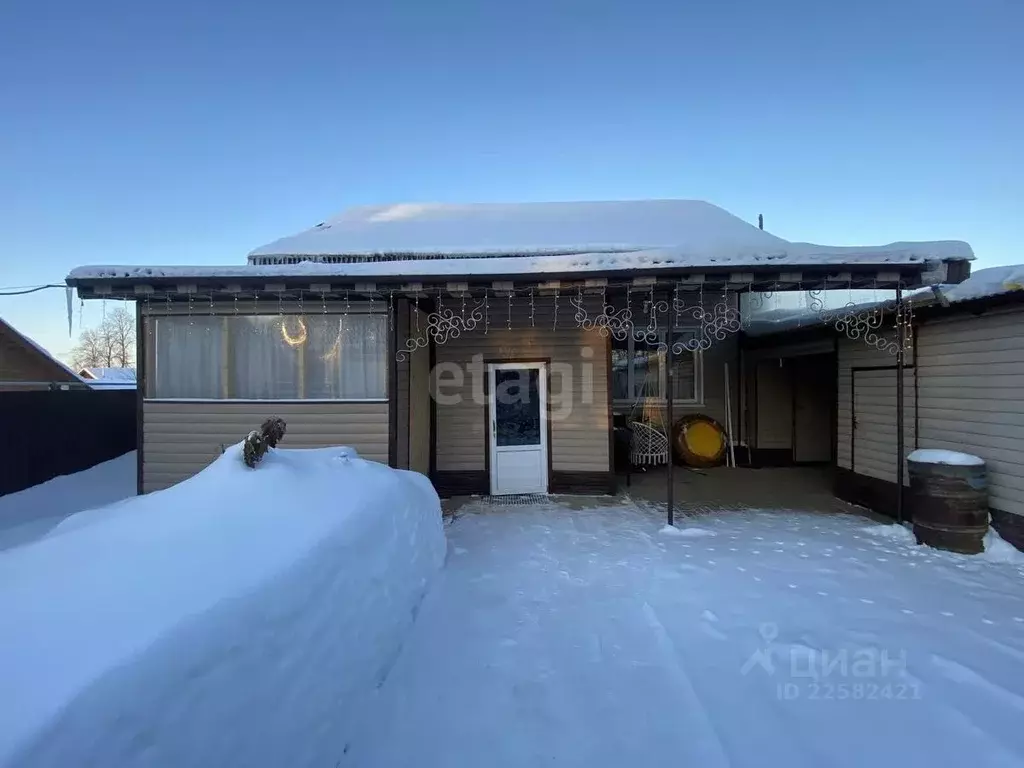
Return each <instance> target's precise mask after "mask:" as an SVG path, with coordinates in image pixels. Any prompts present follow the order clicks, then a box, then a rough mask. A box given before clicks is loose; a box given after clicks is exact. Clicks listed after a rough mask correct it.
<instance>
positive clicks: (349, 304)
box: [341, 291, 352, 338]
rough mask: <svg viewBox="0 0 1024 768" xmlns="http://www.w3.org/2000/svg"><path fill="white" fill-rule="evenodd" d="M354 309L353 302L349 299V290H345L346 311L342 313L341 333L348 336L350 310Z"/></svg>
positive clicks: (345, 336)
mask: <svg viewBox="0 0 1024 768" xmlns="http://www.w3.org/2000/svg"><path fill="white" fill-rule="evenodd" d="M350 309H352V302H351V301H350V300H349V295H348V291H345V311H344V312H342V313H341V335H342V337H344V338H348V312H349V310H350Z"/></svg>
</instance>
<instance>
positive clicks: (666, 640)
mask: <svg viewBox="0 0 1024 768" xmlns="http://www.w3.org/2000/svg"><path fill="white" fill-rule="evenodd" d="M643 611H644V618H645V619H646V620H647V625H648V626H649V627H650V628H651V632H652V633H653V634H654V638H655V640H656V642H657V644H658V650H659V651H660V653H661V655H662V657H663V658H664V661H665V669H666V670H667V671H668V672H670V674H671V676H672V679H673V680H674V681H675V683H676V687H677V689H678V691H679V693H680V694H681V695H682V697H683V698H684V700H685V705H686V711H687V712H688V713H689V714H690V715H691V717H690V718H689V721H688V722H689V724H690V725H692V726H695V727H696V728H697V729H698V733H696V734H694V735H695V737H696V738H694V740H693V742H692V745H693V747H694V750H695V752H696V753H697V754H695V755H694V757H695V758H698V762H697V763H696V764H697V765H700V766H701V768H711V766H723V768H726V767H727V766H730V765H732V761H731V760H730V758H729V754H728V753H727V752H726V749H725V744H724V743H723V742H722V738H721V735H720V734H719V732H718V729H716V728H715V725H714V723H713V722H712V720H711V718H710V717H709V715H708V712H707V710H706V709H705V708H704V704H703V702H702V701H701V700H700V697H699V696H698V695H697V691H696V689H695V688H694V687H693V681H691V680H690V676H689V675H687V674H686V670H685V669H684V668H683V665H682V664H680V663H679V652H678V651H677V649H676V644H675V643H674V642H673V641H672V637H671V636H670V635H669V633H668V630H666V629H665V625H664V624H662V623H661V619H659V618H658V614H657V612H656V611H655V610H654V608H653V607H651V604H650V603H648V602H644V606H643Z"/></svg>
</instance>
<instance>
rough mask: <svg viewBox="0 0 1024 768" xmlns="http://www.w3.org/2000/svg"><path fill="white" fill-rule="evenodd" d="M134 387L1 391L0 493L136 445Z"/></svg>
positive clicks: (91, 463)
mask: <svg viewBox="0 0 1024 768" xmlns="http://www.w3.org/2000/svg"><path fill="white" fill-rule="evenodd" d="M135 420H136V399H135V390H130V389H127V390H111V391H106V392H105V391H102V390H91V389H73V390H69V391H59V390H58V391H49V392H47V391H36V392H4V391H0V495H3V494H6V493H14V492H15V491H20V490H22V489H24V488H28V487H30V486H33V485H36V484H37V483H42V482H44V481H46V480H49V479H50V478H53V477H57V476H58V475H66V474H70V473H71V472H78V471H80V470H83V469H88V468H89V467H92V466H94V465H96V464H99V463H100V462H103V461H107V460H108V459H113V458H116V457H117V456H120V455H121V454H123V453H126V452H128V451H132V450H135V448H136V439H137V433H136V429H135Z"/></svg>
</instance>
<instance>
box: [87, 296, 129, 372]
mask: <svg viewBox="0 0 1024 768" xmlns="http://www.w3.org/2000/svg"><path fill="white" fill-rule="evenodd" d="M71 359H72V361H73V362H74V364H75V367H76V368H78V369H82V368H129V367H131V366H133V365H134V364H135V316H134V315H133V314H132V313H131V312H129V311H128V310H127V309H125V308H124V307H118V308H117V309H115V310H114V311H113V312H109V313H108V314H107V315H106V317H104V318H103V322H101V323H100V324H99V325H98V326H97V327H96V328H86V329H85V330H84V331H82V332H81V333H80V334H79V336H78V345H77V346H76V347H75V349H74V350H73V351H72V353H71Z"/></svg>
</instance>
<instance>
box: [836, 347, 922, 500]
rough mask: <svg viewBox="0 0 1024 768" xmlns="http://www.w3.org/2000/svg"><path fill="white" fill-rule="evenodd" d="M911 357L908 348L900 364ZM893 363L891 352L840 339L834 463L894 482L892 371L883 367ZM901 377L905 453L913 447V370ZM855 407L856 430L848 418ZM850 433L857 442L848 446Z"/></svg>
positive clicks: (894, 377) (894, 388)
mask: <svg viewBox="0 0 1024 768" xmlns="http://www.w3.org/2000/svg"><path fill="white" fill-rule="evenodd" d="M891 336H892V334H890V335H889V336H888V337H887V338H891ZM912 360H913V352H912V351H911V350H909V349H908V350H907V353H906V356H905V362H906V364H907V365H910V364H911V362H912ZM894 365H896V356H895V355H891V354H889V353H888V352H886V351H884V350H879V349H877V348H875V347H873V346H870V345H868V344H866V343H864V341H863V340H861V339H846V338H843V339H840V342H839V382H838V389H839V402H838V415H837V424H836V427H837V432H838V446H837V448H838V457H837V463H838V465H839V466H840V467H845V468H846V469H852V470H853V471H854V472H857V473H858V474H861V475H867V476H869V477H875V478H879V479H881V480H889V481H891V482H896V475H897V461H898V459H897V450H896V449H897V441H896V371H895V370H891V369H890V370H884V369H885V368H886V367H891V366H894ZM853 368H864V369H874V370H858V371H857V372H856V373H853V374H852V373H851V369H853ZM854 376H855V377H856V385H855V386H854V381H853V379H854ZM903 381H904V387H903V389H904V391H903V419H904V424H903V427H904V429H903V434H904V446H905V449H906V453H910V451H912V450H913V449H914V369H913V368H907V369H906V371H905V372H904V379H903ZM854 400H856V402H854ZM854 411H856V420H857V424H856V430H853V429H852V421H851V414H852V413H853V412H854ZM854 432H855V435H854V438H855V441H856V444H855V445H853V446H851V435H852V434H853V433H854ZM904 478H906V473H904Z"/></svg>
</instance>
